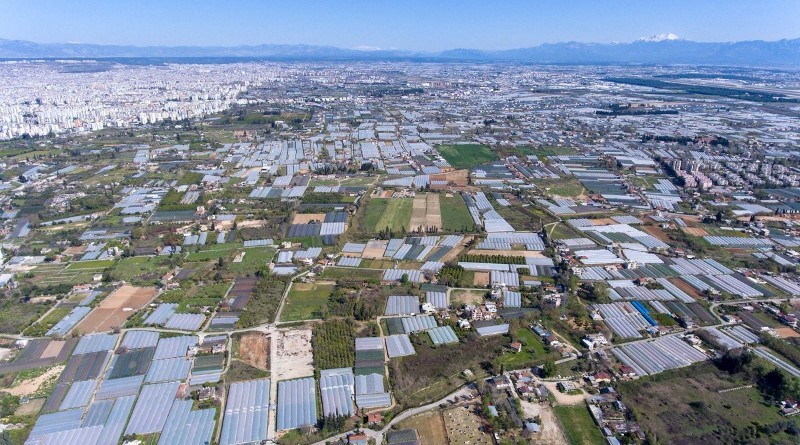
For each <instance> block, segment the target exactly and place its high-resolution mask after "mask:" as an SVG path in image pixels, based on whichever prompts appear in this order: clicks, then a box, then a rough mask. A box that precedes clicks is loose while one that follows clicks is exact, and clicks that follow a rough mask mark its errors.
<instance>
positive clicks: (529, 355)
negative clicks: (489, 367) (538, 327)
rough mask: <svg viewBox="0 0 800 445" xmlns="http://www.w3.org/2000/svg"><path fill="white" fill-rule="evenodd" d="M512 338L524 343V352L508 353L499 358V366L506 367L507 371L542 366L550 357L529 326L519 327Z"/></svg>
mask: <svg viewBox="0 0 800 445" xmlns="http://www.w3.org/2000/svg"><path fill="white" fill-rule="evenodd" d="M511 338H512V340H516V341H518V342H520V343H522V351H521V352H511V351H509V352H506V353H505V354H503V355H501V356H500V357H498V358H497V365H506V369H519V368H521V367H523V366H532V365H534V364H539V365H541V364H543V363H544V361H545V360H546V358H547V356H549V354H548V352H547V351H546V350H545V348H544V344H543V343H542V341H541V340H539V339H538V338H537V337H536V334H534V333H533V331H532V330H531V329H530V328H528V327H527V326H519V327H518V328H517V329H515V330H514V332H513V335H512V336H511Z"/></svg>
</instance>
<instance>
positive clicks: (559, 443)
mask: <svg viewBox="0 0 800 445" xmlns="http://www.w3.org/2000/svg"><path fill="white" fill-rule="evenodd" d="M520 404H521V405H522V410H523V412H524V413H525V417H526V418H536V417H539V425H541V427H542V429H541V431H540V432H539V433H538V434H536V443H537V444H542V445H567V444H568V442H567V438H566V437H565V436H564V431H562V430H561V423H559V421H558V419H556V416H555V413H554V412H553V408H552V407H551V406H550V405H549V404H548V403H534V402H528V401H526V400H520Z"/></svg>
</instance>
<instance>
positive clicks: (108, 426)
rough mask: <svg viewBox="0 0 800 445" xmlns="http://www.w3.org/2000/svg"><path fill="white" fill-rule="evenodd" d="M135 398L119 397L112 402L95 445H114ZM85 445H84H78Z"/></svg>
mask: <svg viewBox="0 0 800 445" xmlns="http://www.w3.org/2000/svg"><path fill="white" fill-rule="evenodd" d="M134 402H136V396H127V397H120V398H118V399H116V400H115V401H114V407H113V408H111V412H110V413H109V414H108V417H107V418H106V419H105V423H104V428H103V432H102V433H101V434H100V438H99V439H98V440H97V445H116V444H117V443H119V440H120V438H121V437H122V431H123V430H124V429H125V424H126V423H127V422H128V418H129V417H130V415H131V411H132V410H133V404H134ZM78 445H85V444H78Z"/></svg>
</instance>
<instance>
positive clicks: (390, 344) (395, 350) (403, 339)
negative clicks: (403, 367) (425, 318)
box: [385, 334, 416, 358]
mask: <svg viewBox="0 0 800 445" xmlns="http://www.w3.org/2000/svg"><path fill="white" fill-rule="evenodd" d="M385 340H386V352H387V353H388V354H389V357H390V358H394V357H403V356H406V355H414V354H416V351H415V350H414V346H413V345H412V344H411V339H410V338H408V335H407V334H397V335H389V336H387V337H385Z"/></svg>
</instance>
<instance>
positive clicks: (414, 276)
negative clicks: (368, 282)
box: [383, 269, 424, 283]
mask: <svg viewBox="0 0 800 445" xmlns="http://www.w3.org/2000/svg"><path fill="white" fill-rule="evenodd" d="M403 275H408V281H409V282H411V283H422V282H423V281H424V280H423V276H422V273H421V272H420V271H418V270H413V269H387V270H386V271H385V272H384V273H383V281H400V280H402V279H403Z"/></svg>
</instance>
